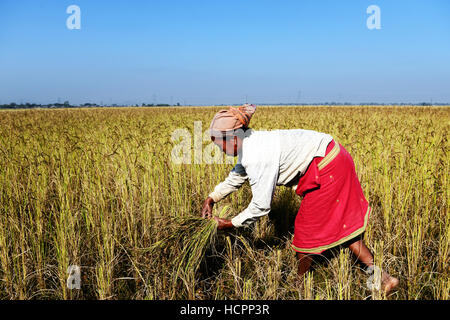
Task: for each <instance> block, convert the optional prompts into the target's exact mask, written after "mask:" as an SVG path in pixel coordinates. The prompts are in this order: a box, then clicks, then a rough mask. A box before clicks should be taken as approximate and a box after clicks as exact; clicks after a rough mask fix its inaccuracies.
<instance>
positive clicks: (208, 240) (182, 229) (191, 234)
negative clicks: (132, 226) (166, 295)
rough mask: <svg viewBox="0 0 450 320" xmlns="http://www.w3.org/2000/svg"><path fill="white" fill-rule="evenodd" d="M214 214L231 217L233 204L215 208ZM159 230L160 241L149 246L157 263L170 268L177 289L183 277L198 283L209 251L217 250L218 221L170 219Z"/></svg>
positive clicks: (186, 280)
mask: <svg viewBox="0 0 450 320" xmlns="http://www.w3.org/2000/svg"><path fill="white" fill-rule="evenodd" d="M213 215H214V216H218V217H219V218H226V217H228V216H230V207H229V206H223V207H221V208H218V209H215V210H214V211H213ZM158 229H159V230H158V231H159V234H160V236H161V238H160V240H159V241H157V242H155V243H154V244H153V245H152V246H151V247H150V248H148V249H146V251H149V252H151V253H152V256H153V259H152V260H153V262H154V263H156V264H158V265H159V266H160V267H161V268H164V269H166V270H167V269H169V270H170V273H171V275H172V287H173V289H174V290H175V286H176V285H177V284H178V282H179V281H178V280H180V279H181V280H182V281H183V282H184V284H185V286H186V287H193V286H195V282H196V279H195V275H196V273H197V271H198V269H199V267H200V265H201V263H202V260H203V258H204V257H205V253H206V251H207V250H208V249H212V250H213V251H214V243H215V241H216V239H217V221H216V220H215V219H212V218H211V219H204V218H201V217H174V218H169V219H167V218H166V219H165V221H164V224H163V225H160V226H159V228H158Z"/></svg>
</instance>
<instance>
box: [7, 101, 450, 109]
mask: <svg viewBox="0 0 450 320" xmlns="http://www.w3.org/2000/svg"><path fill="white" fill-rule="evenodd" d="M255 104H257V105H277V106H293V105H308V106H317V105H329V106H357V105H365V106H367V105H370V106H389V105H394V106H432V105H434V106H448V105H450V103H437V102H436V103H430V102H420V103H378V102H367V103H366V102H365V103H350V102H343V103H342V102H321V103H255ZM225 105H229V104H221V105H219V106H225ZM236 105H237V104H236ZM171 106H172V107H179V106H180V103H177V104H174V105H170V104H167V103H158V104H153V103H151V104H150V103H142V104H141V105H138V104H135V105H128V104H127V105H121V104H115V103H114V104H111V105H101V104H96V103H90V102H87V103H83V104H79V105H71V104H70V103H69V101H65V102H64V103H50V104H38V103H28V102H27V103H20V104H18V103H15V102H11V103H9V104H0V109H34V108H48V109H52V108H90V107H171Z"/></svg>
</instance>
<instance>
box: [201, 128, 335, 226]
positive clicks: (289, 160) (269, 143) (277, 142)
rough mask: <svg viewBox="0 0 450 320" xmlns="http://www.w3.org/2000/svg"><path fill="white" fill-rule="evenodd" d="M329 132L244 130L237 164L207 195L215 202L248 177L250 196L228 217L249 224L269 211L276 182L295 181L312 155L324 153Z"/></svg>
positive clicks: (282, 183)
mask: <svg viewBox="0 0 450 320" xmlns="http://www.w3.org/2000/svg"><path fill="white" fill-rule="evenodd" d="M332 139H333V137H332V136H330V135H329V134H326V133H321V132H316V131H312V130H304V129H294V130H274V131H254V130H247V131H246V133H245V137H244V139H243V142H242V149H241V151H240V153H239V155H238V162H237V165H236V166H235V167H234V168H233V170H231V172H230V174H229V175H228V177H227V178H226V179H225V180H224V181H223V182H221V183H219V184H218V185H217V186H216V187H215V188H214V191H213V192H212V193H210V194H209V196H210V197H211V198H212V199H213V200H214V202H219V201H220V200H222V199H223V198H225V197H226V196H228V195H229V194H230V193H232V192H234V191H236V190H237V189H239V188H240V187H241V186H242V185H243V184H244V182H245V181H246V180H247V179H248V180H249V183H250V186H251V189H252V195H253V197H252V200H251V202H250V204H249V205H248V207H247V208H246V209H245V210H244V211H242V212H241V213H239V214H238V215H237V216H235V217H234V218H233V219H231V222H232V223H233V225H234V226H235V227H241V226H244V225H250V224H251V223H253V222H254V221H256V220H257V219H258V218H259V217H262V216H264V215H266V214H268V213H269V212H270V205H271V202H272V197H273V194H274V191H275V187H276V186H277V185H293V184H294V185H296V184H297V183H298V180H299V178H300V176H301V175H303V174H304V173H305V172H306V170H307V168H308V165H309V164H310V163H311V161H312V160H313V158H314V157H323V156H325V152H326V148H327V145H328V143H329V142H331V140H332Z"/></svg>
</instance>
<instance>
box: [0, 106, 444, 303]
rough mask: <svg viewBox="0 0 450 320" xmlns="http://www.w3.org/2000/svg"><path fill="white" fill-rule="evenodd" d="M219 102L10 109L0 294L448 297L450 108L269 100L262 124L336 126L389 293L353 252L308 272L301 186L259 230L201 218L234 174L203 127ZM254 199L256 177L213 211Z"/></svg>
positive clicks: (279, 199) (2, 136)
mask: <svg viewBox="0 0 450 320" xmlns="http://www.w3.org/2000/svg"><path fill="white" fill-rule="evenodd" d="M219 109H220V108H219V107H196V108H194V107H189V108H184V107H173V108H95V109H90V108H89V109H55V110H13V111H0V163H1V165H0V299H392V300H396V299H445V300H447V299H449V293H450V277H449V275H450V272H449V267H448V264H449V252H450V213H449V198H450V187H449V184H450V182H449V171H450V170H449V167H450V166H449V165H450V155H449V139H448V138H449V129H450V128H449V127H450V108H449V107H403V106H402V107H395V106H388V107H379V106H376V107H375V106H358V107H344V106H333V107H328V106H298V107H277V106H267V107H259V109H258V110H257V111H256V113H255V115H254V116H253V118H252V121H251V127H252V128H253V129H255V130H258V129H266V130H271V129H290V128H303V129H311V130H317V131H321V132H326V133H329V134H331V135H332V136H333V137H335V139H336V140H337V141H339V142H340V143H341V144H342V145H343V146H344V147H345V148H346V149H347V150H348V151H349V152H350V154H351V155H352V157H353V159H354V161H355V165H356V170H357V173H358V176H359V178H360V181H361V185H362V187H363V190H364V193H365V196H366V198H367V200H368V201H369V203H370V205H371V206H372V207H373V212H372V215H371V218H370V219H369V224H368V228H367V230H366V232H365V234H364V241H365V243H366V244H367V246H368V247H369V248H370V249H371V250H372V252H373V253H374V256H375V264H376V265H377V266H381V267H382V268H383V269H385V270H387V271H388V272H389V273H390V274H391V275H393V276H395V277H397V278H398V279H399V280H400V286H399V289H398V290H397V291H396V292H394V293H393V294H392V295H390V296H389V297H386V296H385V295H383V294H381V293H379V292H377V291H374V290H371V289H370V288H369V287H370V286H368V285H367V281H368V280H370V279H369V277H368V275H367V274H365V273H364V271H363V270H362V268H361V266H359V265H358V264H357V263H356V262H355V261H354V260H353V259H352V258H351V256H350V252H349V250H348V249H346V248H336V249H335V250H332V251H331V252H326V253H325V254H324V255H323V256H322V257H320V258H319V259H318V260H317V261H316V263H315V264H314V269H313V270H312V271H311V272H308V273H307V274H306V275H305V276H304V277H303V279H297V274H296V272H297V267H296V266H297V261H296V257H295V255H294V252H293V251H292V249H291V248H290V243H291V239H292V235H293V221H294V219H295V215H296V213H297V210H298V208H299V206H300V202H301V199H300V197H298V196H296V195H295V194H294V192H293V191H292V190H291V189H288V188H285V187H278V188H277V191H276V193H275V196H274V199H273V202H272V211H271V213H270V214H269V216H267V217H263V218H262V219H260V220H259V221H258V222H257V223H256V224H255V225H254V226H253V227H251V228H246V229H239V230H233V231H229V232H224V231H220V230H219V231H217V230H216V225H215V221H214V220H204V219H200V211H201V207H202V203H203V201H204V199H205V198H206V197H207V195H208V194H209V193H210V192H211V191H212V190H213V188H214V186H215V185H216V184H218V183H219V182H221V181H222V180H223V179H224V178H225V177H226V176H227V175H228V173H229V171H230V170H231V168H232V167H233V159H224V158H221V159H220V157H221V154H220V153H219V152H218V149H216V150H214V148H212V147H211V142H210V141H208V139H207V137H205V136H204V132H205V131H206V130H207V129H208V127H209V124H210V120H211V119H212V117H213V115H214V113H215V112H217V111H218V110H219ZM200 121H201V122H200ZM176 130H178V131H176ZM174 132H178V133H180V132H181V133H183V134H184V136H185V137H187V138H185V139H183V138H179V137H178V136H176V135H174ZM199 150H200V151H199ZM179 151H181V152H182V153H183V152H184V153H183V159H184V160H183V161H182V162H181V163H179V162H177V161H173V159H174V157H173V156H174V153H177V152H179ZM207 154H211V155H213V156H214V159H216V160H217V159H219V160H221V161H217V162H219V163H208V161H206V160H205V159H206V158H207V157H205V155H207ZM209 162H211V161H209ZM250 199H251V190H250V187H249V185H248V184H246V185H244V186H243V187H242V188H241V189H240V190H239V191H238V192H235V193H234V194H232V195H230V196H229V197H228V198H226V199H225V200H224V201H222V202H221V203H218V204H216V206H215V207H214V211H215V214H217V215H221V216H228V217H232V216H234V215H235V214H237V213H239V212H240V211H241V210H243V209H244V208H245V207H246V205H247V204H248V203H249V202H250ZM73 266H77V267H78V268H79V269H78V270H79V272H80V278H79V281H78V285H79V286H75V287H74V286H73V285H72V284H73V283H72V282H70V281H69V280H71V279H73V274H72V273H71V272H72V271H71V270H74V269H73ZM69 282H70V283H69Z"/></svg>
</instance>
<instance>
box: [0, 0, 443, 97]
mask: <svg viewBox="0 0 450 320" xmlns="http://www.w3.org/2000/svg"><path fill="white" fill-rule="evenodd" d="M72 4H75V5H78V6H79V7H80V9H81V29H80V30H69V29H68V28H67V27H66V20H67V18H68V17H69V14H67V13H66V9H67V7H68V6H69V5H72ZM372 4H374V5H377V6H379V8H380V10H381V16H380V17H381V29H379V30H369V29H368V28H367V26H366V20H367V18H368V17H369V14H367V13H366V9H367V7H368V6H369V5H372ZM57 99H60V101H62V102H63V101H65V100H69V101H70V102H71V103H72V104H80V103H84V102H95V103H101V102H103V103H104V104H110V103H119V104H135V103H138V104H141V103H143V102H146V103H155V102H156V103H176V102H180V103H182V104H183V103H187V104H232V103H233V104H234V103H243V102H245V101H246V100H247V101H248V102H253V103H277V102H283V103H290V102H298V103H307V102H312V103H316V102H327V101H328V102H329V101H340V102H346V101H348V102H353V103H358V102H394V103H400V102H413V103H414V102H422V101H426V102H430V101H433V102H450V2H449V1H447V0H442V1H438V0H435V1H433V0H430V1H413V0H410V1H403V0H395V1H393V0H391V1H380V0H371V1H363V0H354V1H312V0H311V1H301V0H296V1H282V0H280V1H273V0H272V1H266V0H258V1H250V0H248V1H247V0H240V1H234V0H228V1H214V0H209V1H196V0H189V1H187V0H185V1H172V0H161V1H156V0H153V1H138V0H128V1H124V0H115V1H94V0H70V1H65V0H42V1H36V0H34V1H22V0H0V104H2V103H9V102H19V103H20V102H23V103H25V102H37V103H51V102H56V101H57Z"/></svg>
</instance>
